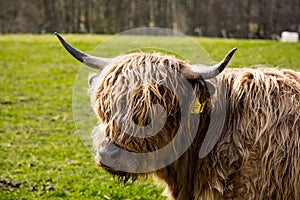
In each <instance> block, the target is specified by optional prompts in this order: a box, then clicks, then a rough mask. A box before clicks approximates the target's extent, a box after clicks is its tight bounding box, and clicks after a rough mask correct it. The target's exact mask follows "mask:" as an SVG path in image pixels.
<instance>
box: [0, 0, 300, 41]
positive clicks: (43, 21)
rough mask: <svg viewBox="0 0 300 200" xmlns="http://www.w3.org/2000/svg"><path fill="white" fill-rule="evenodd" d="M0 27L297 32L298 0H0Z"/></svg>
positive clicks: (252, 34)
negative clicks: (152, 28) (153, 28)
mask: <svg viewBox="0 0 300 200" xmlns="http://www.w3.org/2000/svg"><path fill="white" fill-rule="evenodd" d="M0 10H1V12H0V32H1V33H49V32H50V33H52V32H54V31H59V32H67V33H107V34H113V33H119V32H122V31H124V30H128V29H132V28H137V27H144V26H157V27H165V28H170V29H174V30H178V31H180V32H183V33H185V34H188V35H200V36H217V37H237V38H270V37H271V36H272V35H273V34H280V33H281V31H283V30H289V31H297V32H300V0H161V1H160V0H86V1H82V0H0Z"/></svg>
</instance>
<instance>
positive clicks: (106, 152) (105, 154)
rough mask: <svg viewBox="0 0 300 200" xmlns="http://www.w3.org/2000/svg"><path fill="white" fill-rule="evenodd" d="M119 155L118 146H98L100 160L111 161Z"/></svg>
mask: <svg viewBox="0 0 300 200" xmlns="http://www.w3.org/2000/svg"><path fill="white" fill-rule="evenodd" d="M120 155H121V150H120V149H119V148H118V147H113V148H110V149H108V148H104V147H100V148H99V156H100V158H101V162H102V161H105V160H106V161H112V160H115V159H118V158H119V157H120Z"/></svg>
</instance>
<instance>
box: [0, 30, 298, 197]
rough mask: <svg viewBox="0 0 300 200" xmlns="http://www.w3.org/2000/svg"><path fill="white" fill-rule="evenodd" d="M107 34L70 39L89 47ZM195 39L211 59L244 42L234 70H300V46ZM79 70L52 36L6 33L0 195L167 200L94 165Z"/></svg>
mask: <svg viewBox="0 0 300 200" xmlns="http://www.w3.org/2000/svg"><path fill="white" fill-rule="evenodd" d="M109 37H110V36H100V35H66V36H65V38H66V39H67V40H68V41H69V42H70V43H72V44H73V45H74V46H76V47H78V48H79V49H81V50H83V51H86V52H90V51H91V50H92V49H93V48H94V47H95V46H96V45H98V44H99V43H101V42H103V41H104V40H106V39H107V38H109ZM193 39H194V40H195V41H196V42H197V43H199V44H201V45H202V46H203V47H204V48H205V49H206V50H207V52H208V53H209V54H210V56H211V57H212V59H213V60H220V59H222V58H223V56H224V55H225V54H226V53H227V51H228V50H230V49H231V48H233V47H238V51H237V53H236V55H235V56H234V58H233V59H232V62H231V63H230V66H231V67H248V66H253V65H256V64H263V65H266V66H268V67H279V68H292V69H295V70H300V43H296V44H295V43H279V42H275V41H259V40H233V39H227V40H224V39H212V38H193ZM173 45H174V44H173ZM179 48H181V50H182V51H185V48H187V47H179ZM107 53H108V54H109V53H113V52H107ZM79 67H80V64H79V63H78V62H76V61H75V60H74V59H73V58H72V57H71V56H69V55H68V54H67V53H66V52H65V50H64V49H62V48H61V45H60V44H59V43H58V41H57V39H56V38H55V36H54V35H41V36H39V35H2V36H0V70H1V74H0V140H1V142H0V156H1V162H0V199H59V198H61V199H63V198H65V199H164V198H163V197H161V196H160V194H161V192H162V191H163V188H161V187H157V186H155V184H154V182H153V181H152V180H151V179H148V180H146V181H144V180H142V181H137V182H135V183H130V184H126V185H123V184H122V183H119V182H117V181H116V180H114V178H113V177H111V176H110V175H109V174H107V173H106V172H104V171H102V170H101V169H98V168H97V167H96V166H95V165H94V164H93V161H92V155H91V153H90V152H89V151H88V149H87V148H86V147H85V146H84V144H83V143H82V142H81V141H80V138H79V137H78V135H77V134H76V127H75V125H74V122H73V116H72V89H73V85H74V81H75V78H76V74H77V70H78V69H79Z"/></svg>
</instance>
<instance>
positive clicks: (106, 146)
mask: <svg viewBox="0 0 300 200" xmlns="http://www.w3.org/2000/svg"><path fill="white" fill-rule="evenodd" d="M55 34H56V36H57V37H58V39H59V40H60V41H61V43H62V45H63V46H64V47H65V48H66V50H67V51H68V52H69V53H70V54H71V55H72V56H74V57H75V58H76V59H77V60H79V61H80V62H82V63H84V64H85V65H87V66H89V67H92V68H95V69H98V70H99V73H98V74H95V75H92V76H91V77H90V78H89V85H90V89H89V91H90V95H91V102H92V107H93V109H94V111H95V113H96V114H97V116H98V118H99V125H97V126H96V127H95V129H94V130H93V137H94V147H95V151H96V156H95V161H96V163H97V164H98V165H100V166H102V167H103V168H105V169H106V170H107V171H109V172H111V173H113V174H115V175H118V176H120V177H122V178H123V179H124V180H128V178H129V177H132V178H133V179H135V178H136V177H137V174H138V173H140V172H141V171H142V172H149V171H151V170H155V169H157V168H161V166H163V165H161V162H164V161H162V160H168V158H172V157H174V158H178V157H179V156H180V155H178V148H175V147H176V145H178V144H179V143H180V144H185V143H186V144H190V142H191V140H193V138H194V137H195V136H191V134H190V131H189V130H190V129H192V128H193V127H194V128H195V127H196V132H197V134H198V135H199V134H200V135H201V133H202V132H205V130H206V129H207V121H209V120H210V118H209V112H210V95H209V92H208V89H207V85H206V82H205V81H204V80H205V79H210V78H213V77H215V76H217V75H218V74H219V73H221V72H222V71H223V69H224V68H225V67H226V65H227V64H228V62H229V61H230V59H231V57H232V56H233V54H234V52H235V51H236V48H234V49H232V50H231V51H230V52H229V53H228V54H227V56H226V57H225V58H224V59H223V60H222V61H221V62H220V63H218V64H216V65H213V66H204V65H191V64H189V63H188V62H186V61H182V60H179V59H177V58H175V57H172V56H166V55H161V54H146V53H131V54H126V55H122V56H119V57H117V58H101V57H94V56H90V55H88V54H85V53H82V52H80V51H78V50H76V49H75V48H73V47H72V46H71V45H69V44H68V43H67V42H66V41H65V40H64V39H63V38H62V37H61V36H60V35H59V34H58V33H55ZM100 72H101V73H100ZM194 94H195V96H194V97H193V95H194ZM195 102H196V106H199V107H200V108H198V107H197V108H196V111H195V109H194V107H195ZM204 105H205V106H204ZM193 116H198V118H197V117H196V118H197V119H198V121H197V120H196V118H193ZM199 120H200V121H199ZM179 132H180V133H182V134H178V133H179ZM177 135H181V136H180V137H179V138H176V137H177ZM176 140H177V141H179V142H177V143H178V144H176V142H174V144H172V143H173V141H176ZM169 144H171V145H169ZM180 144H179V145H180ZM165 146H171V147H170V148H169V149H168V150H167V151H164V153H161V154H165V155H159V156H162V157H163V159H160V160H157V159H156V158H157V156H158V155H157V154H151V153H152V152H156V151H159V150H161V149H164V147H165ZM128 152H130V154H129V153H128ZM166 152H168V153H166ZM138 154H142V155H145V159H144V160H143V159H141V155H138ZM179 154H182V152H181V153H179ZM145 160H147V161H148V162H143V161H145ZM149 160H151V162H149ZM173 160H174V159H173ZM168 164H169V163H167V162H166V165H168ZM145 165H147V166H145ZM152 165H153V166H152ZM149 166H150V167H149ZM138 168H139V169H138ZM141 168H144V169H151V170H141Z"/></svg>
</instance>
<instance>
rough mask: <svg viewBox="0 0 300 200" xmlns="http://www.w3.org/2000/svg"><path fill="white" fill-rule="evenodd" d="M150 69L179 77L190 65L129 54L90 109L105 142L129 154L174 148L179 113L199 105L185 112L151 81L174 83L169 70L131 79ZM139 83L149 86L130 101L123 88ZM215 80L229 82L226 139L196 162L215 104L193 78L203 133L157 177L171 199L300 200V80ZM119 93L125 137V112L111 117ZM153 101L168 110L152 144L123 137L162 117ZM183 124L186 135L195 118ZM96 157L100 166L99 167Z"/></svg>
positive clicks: (248, 76) (260, 74) (275, 73)
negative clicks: (132, 126)
mask: <svg viewBox="0 0 300 200" xmlns="http://www.w3.org/2000/svg"><path fill="white" fill-rule="evenodd" d="M146 63H156V64H158V65H161V66H165V65H167V66H169V67H170V68H172V69H174V70H175V71H176V72H178V74H179V73H180V72H181V70H182V69H183V68H184V67H186V66H187V65H188V63H186V62H183V61H180V60H177V59H175V58H173V57H167V56H161V55H157V54H152V55H149V54H143V53H141V54H130V55H128V56H125V57H123V58H122V59H119V60H118V61H116V62H115V63H113V64H112V65H110V66H109V69H108V70H107V71H106V72H105V74H104V75H103V76H102V78H101V80H100V81H99V83H100V85H98V86H97V90H95V93H94V94H92V102H93V107H94V109H95V112H96V113H97V114H98V116H99V119H100V122H101V124H102V125H103V126H104V128H103V130H104V137H106V138H108V140H109V141H110V142H112V143H114V144H116V145H117V146H119V147H120V148H123V149H126V150H128V151H132V152H151V151H155V150H157V149H159V148H161V147H163V146H164V145H166V144H167V143H168V142H170V141H171V140H172V138H173V137H174V135H175V134H177V132H178V131H179V132H180V126H179V123H180V122H179V118H180V117H179V115H180V112H179V110H180V109H191V108H192V105H193V101H194V99H192V100H191V101H189V102H187V106H186V107H184V108H179V106H180V105H179V103H178V99H177V98H176V95H177V94H174V93H173V92H170V91H169V90H168V89H166V88H163V87H160V86H159V84H158V83H151V80H150V79H147V77H148V78H149V77H151V76H153V74H154V75H155V76H156V77H161V80H163V81H172V80H174V79H173V78H172V77H169V76H168V72H167V71H168V70H167V69H165V70H164V68H159V69H155V68H152V69H149V70H148V71H147V70H146V69H143V70H138V73H137V74H135V75H136V76H135V77H134V78H133V77H129V76H128V75H127V74H128V72H129V71H130V70H132V69H134V68H137V67H139V66H143V65H144V64H146ZM145 70H146V71H145ZM141 80H144V81H146V83H147V84H146V85H143V87H139V88H137V90H136V91H135V93H134V95H132V96H130V97H129V96H126V88H122V85H124V83H127V82H126V81H133V82H139V81H141ZM215 82H216V85H218V84H225V87H226V94H224V95H225V97H226V98H227V102H228V104H227V105H226V106H227V108H226V109H227V116H226V122H225V125H224V127H223V130H222V134H221V137H220V138H219V140H218V142H217V144H216V145H215V146H214V148H213V150H212V151H211V152H210V153H209V154H208V155H207V156H206V157H204V158H202V159H200V158H199V157H198V155H199V150H200V147H201V144H202V142H203V139H204V137H205V133H206V131H207V128H208V124H209V123H210V109H211V106H213V105H212V104H211V103H212V102H214V100H213V99H210V97H209V94H208V89H207V87H206V85H205V82H204V81H203V80H197V81H195V80H189V83H190V84H191V85H192V87H193V88H194V91H195V92H196V94H197V95H198V97H199V98H200V102H207V103H206V106H205V108H204V112H203V113H201V114H200V122H199V129H198V132H197V135H196V137H195V138H194V140H193V143H192V145H191V146H190V147H189V149H188V150H187V151H186V152H185V153H184V154H183V155H182V156H181V157H180V158H179V159H178V160H177V161H175V162H173V163H172V164H170V165H169V166H167V167H165V168H163V169H160V170H157V171H155V172H153V173H152V174H153V175H154V176H156V177H157V178H158V179H161V180H163V182H164V183H165V184H166V187H167V191H166V193H167V195H168V196H169V198H170V199H195V200H200V199H300V172H299V171H300V119H299V117H300V75H299V74H298V73H296V72H294V71H291V70H277V69H256V70H254V69H242V70H238V69H236V70H234V69H232V70H226V71H224V72H223V73H222V74H220V75H218V76H217V77H216V78H215ZM122 83H123V84H122ZM174 88H176V89H178V91H184V90H185V89H186V88H184V87H182V86H181V85H180V82H177V83H174ZM114 89H116V90H117V91H118V92H119V94H120V97H119V98H120V99H118V102H120V103H119V104H117V108H118V109H120V110H121V111H122V110H124V105H122V102H124V100H127V101H128V100H130V101H128V103H129V104H128V105H126V106H125V107H128V108H129V109H132V110H133V111H134V112H132V113H131V114H130V116H127V118H125V119H127V121H126V120H125V121H124V120H123V121H122V122H124V123H125V125H124V127H125V129H122V130H125V131H123V132H121V131H120V128H119V127H118V126H117V125H116V124H115V123H114V121H115V120H121V119H122V118H124V116H123V115H122V114H121V113H122V112H120V113H118V114H120V115H118V114H112V112H111V111H112V109H113V108H112V105H113V102H112V92H113V91H114ZM178 94H180V92H179V93H178ZM122 98H125V99H122ZM215 101H217V100H215ZM155 103H159V104H160V105H162V106H163V107H164V109H165V110H166V111H167V119H166V122H165V124H164V126H163V128H162V130H160V132H159V133H157V134H156V135H155V136H151V137H147V138H138V137H133V136H130V135H128V134H126V133H125V132H126V130H127V131H131V129H130V124H129V125H128V126H127V125H126V124H127V123H128V121H131V120H132V121H134V122H135V123H136V124H139V125H140V126H145V125H147V124H149V123H150V121H151V120H152V119H153V118H155V117H156V116H157V115H155V113H156V114H157V113H159V112H157V111H154V112H153V113H151V112H150V111H149V108H150V107H151V105H153V104H155ZM214 103H217V102H214ZM191 115H192V114H191ZM157 121H159V120H157ZM183 123H187V124H188V125H187V126H184V127H183V128H185V129H186V128H189V127H190V126H193V121H192V120H191V119H186V121H185V122H183ZM211 123H217V122H213V121H212V122H211ZM99 134H100V133H96V134H95V141H94V144H95V148H96V149H98V148H99V147H100V146H101V141H100V138H99V137H100V136H99ZM143 134H147V133H143ZM108 150H109V149H108ZM175 152H176V150H175ZM98 159H99V157H97V158H96V162H101V160H100V161H99V160H98ZM129 162H130V161H129ZM99 164H100V165H101V163H99ZM104 167H105V166H104ZM105 168H106V167H105ZM106 169H107V170H108V171H109V172H111V173H113V174H116V175H120V176H124V177H125V179H128V177H130V176H132V177H133V179H135V178H136V177H137V175H136V174H127V173H123V172H116V171H114V170H113V169H111V168H106Z"/></svg>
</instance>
